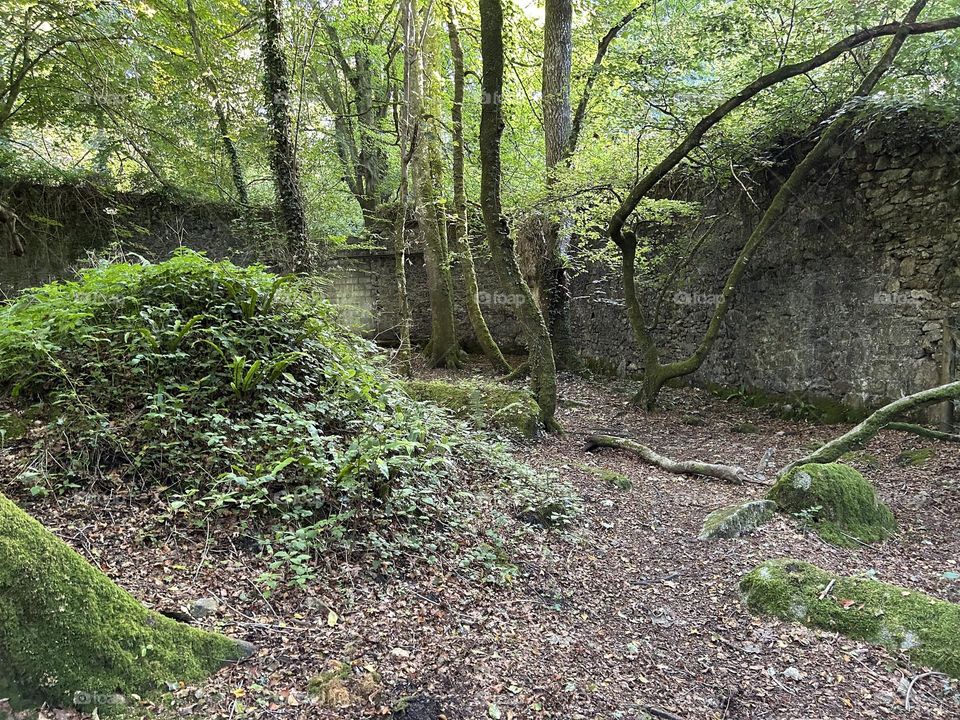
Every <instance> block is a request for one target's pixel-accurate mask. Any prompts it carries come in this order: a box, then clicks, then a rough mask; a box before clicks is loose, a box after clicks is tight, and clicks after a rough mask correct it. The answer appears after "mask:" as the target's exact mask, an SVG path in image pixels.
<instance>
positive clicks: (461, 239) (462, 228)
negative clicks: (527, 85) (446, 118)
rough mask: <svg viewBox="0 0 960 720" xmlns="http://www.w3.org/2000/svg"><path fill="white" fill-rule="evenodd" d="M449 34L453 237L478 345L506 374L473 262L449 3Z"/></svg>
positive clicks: (459, 55)
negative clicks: (451, 102)
mask: <svg viewBox="0 0 960 720" xmlns="http://www.w3.org/2000/svg"><path fill="white" fill-rule="evenodd" d="M447 34H448V36H449V38H450V56H451V58H452V59H453V106H452V107H451V109H450V119H451V134H452V136H453V210H454V213H455V214H456V222H455V225H454V231H453V237H454V242H455V248H456V251H457V254H458V256H459V258H460V265H461V267H462V268H463V279H464V283H465V284H466V288H465V289H466V302H467V316H468V317H469V318H470V325H471V327H472V328H473V333H474V335H476V337H477V344H478V345H479V346H480V349H481V350H482V351H483V354H484V355H485V356H486V358H487V360H489V361H490V364H491V365H492V366H493V369H494V370H496V371H497V372H499V373H504V374H506V373H509V372H510V364H509V363H508V362H507V360H506V358H504V357H503V353H502V352H501V351H500V347H499V346H498V345H497V341H496V340H494V339H493V335H492V334H491V332H490V328H489V327H488V326H487V321H486V320H484V318H483V310H481V308H480V296H479V287H478V286H477V270H476V267H475V265H474V263H473V252H472V250H471V249H470V238H469V235H468V234H467V191H466V186H465V183H464V151H463V90H464V72H463V47H462V46H461V44H460V28H459V27H458V25H457V11H456V9H455V8H454V6H453V3H452V2H450V1H449V0H448V2H447Z"/></svg>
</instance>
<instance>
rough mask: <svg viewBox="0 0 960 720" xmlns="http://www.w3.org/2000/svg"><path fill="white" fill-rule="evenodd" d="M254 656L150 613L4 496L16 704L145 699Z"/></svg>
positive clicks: (2, 611)
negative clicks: (168, 685)
mask: <svg viewBox="0 0 960 720" xmlns="http://www.w3.org/2000/svg"><path fill="white" fill-rule="evenodd" d="M249 652H250V649H249V648H248V647H244V646H243V645H242V644H240V643H238V642H237V641H234V640H231V639H229V638H226V637H223V636H222V635H215V634H212V633H207V632H202V631H200V630H197V629H196V628H192V627H190V626H188V625H184V624H181V623H178V622H175V621H173V620H171V619H169V618H166V617H164V616H162V615H159V614H157V613H155V612H152V611H150V610H147V609H146V608H145V607H143V606H142V605H141V604H140V603H139V602H137V601H136V600H135V599H134V598H133V597H132V596H131V595H129V594H128V593H126V592H125V591H123V590H122V589H120V588H119V587H118V586H117V585H116V584H114V583H113V582H111V581H110V579H109V578H107V576H106V575H104V574H103V573H101V572H100V571H99V570H97V569H96V568H94V567H93V566H91V565H90V564H89V563H88V562H86V561H85V560H84V559H83V558H82V557H80V556H79V555H78V554H77V553H75V552H74V551H73V550H71V549H70V548H69V547H68V546H67V545H66V544H65V543H64V542H62V541H61V540H59V539H58V538H57V537H55V536H54V535H53V534H52V533H50V532H49V531H48V530H46V529H45V528H44V527H43V526H42V525H41V524H40V523H38V522H37V521H36V520H34V519H33V518H31V517H30V516H29V515H27V514H26V513H25V512H23V511H22V510H21V509H20V508H18V507H17V506H16V505H15V504H14V503H13V502H11V501H10V500H8V499H7V498H6V497H4V496H3V495H0V688H4V694H10V695H11V700H12V703H13V705H14V707H33V706H36V705H39V704H40V703H44V702H46V703H50V704H51V705H53V706H57V707H62V706H68V705H73V704H76V705H78V706H81V707H84V706H92V705H97V704H104V702H105V701H104V700H103V698H115V697H118V696H124V695H131V694H134V693H136V694H141V695H142V694H148V693H150V692H152V691H155V690H161V689H164V688H165V683H167V682H174V681H181V680H182V681H188V682H192V681H197V680H200V679H202V678H204V677H205V676H207V675H209V674H210V673H212V672H214V671H215V670H217V669H218V668H220V667H222V666H223V665H224V664H226V663H228V662H230V661H233V660H237V659H240V658H241V657H243V656H245V655H248V654H249ZM109 702H111V701H107V703H108V704H109Z"/></svg>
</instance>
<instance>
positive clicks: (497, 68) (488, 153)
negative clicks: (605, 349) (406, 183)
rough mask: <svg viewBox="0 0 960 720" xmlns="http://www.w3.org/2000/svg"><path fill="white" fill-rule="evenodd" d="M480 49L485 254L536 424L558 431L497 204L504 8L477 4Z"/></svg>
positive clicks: (534, 321)
mask: <svg viewBox="0 0 960 720" xmlns="http://www.w3.org/2000/svg"><path fill="white" fill-rule="evenodd" d="M480 48H481V53H482V55H483V83H482V89H483V106H482V108H481V111H480V204H481V207H482V209H483V224H484V228H485V230H486V235H487V244H488V246H489V248H490V256H491V259H492V260H493V264H494V267H495V268H496V270H497V274H498V276H499V278H500V283H501V285H502V287H503V289H504V291H505V292H507V293H508V294H510V295H513V296H514V298H515V300H516V303H515V306H516V308H517V317H518V319H519V321H520V327H521V329H522V331H523V335H524V339H525V340H526V343H527V348H528V350H529V361H528V362H529V364H530V382H531V388H532V390H533V394H534V397H535V398H536V399H537V405H539V407H540V413H541V420H542V421H543V423H544V425H545V427H547V429H549V430H556V429H558V425H557V422H556V419H555V417H554V416H555V414H556V411H557V369H556V365H555V364H554V360H553V348H552V346H551V343H550V334H549V332H548V331H547V324H546V322H545V321H544V319H543V315H542V314H541V312H540V309H539V308H538V307H537V304H536V302H534V299H533V293H531V292H530V287H529V286H528V285H527V283H526V281H525V280H524V279H523V274H522V273H521V272H520V266H519V264H518V263H517V255H516V251H515V249H514V245H513V238H512V237H511V236H510V229H509V227H508V225H507V219H506V218H505V217H504V215H503V209H502V206H501V200H500V176H501V168H500V136H501V134H502V133H503V111H502V106H501V100H502V94H503V63H504V57H503V6H502V5H501V0H480Z"/></svg>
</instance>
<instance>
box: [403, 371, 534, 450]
mask: <svg viewBox="0 0 960 720" xmlns="http://www.w3.org/2000/svg"><path fill="white" fill-rule="evenodd" d="M405 387H406V390H407V394H408V395H410V397H412V398H413V399H414V400H420V401H425V402H431V403H433V404H435V405H439V406H440V407H444V408H447V409H448V410H451V411H453V413H454V414H455V415H456V416H457V417H460V418H463V419H465V420H470V421H472V422H473V423H475V424H476V425H478V426H480V427H493V428H505V429H508V430H513V431H516V432H519V433H520V434H521V435H523V436H525V437H529V438H533V437H537V436H538V435H539V434H540V433H541V431H542V429H543V428H542V426H541V423H540V408H539V407H538V406H537V402H536V400H534V398H533V395H531V394H530V392H529V391H527V390H518V389H515V388H511V387H508V386H506V385H502V384H499V383H481V382H468V381H461V382H455V383H451V382H445V381H443V380H409V381H407V382H406V383H405Z"/></svg>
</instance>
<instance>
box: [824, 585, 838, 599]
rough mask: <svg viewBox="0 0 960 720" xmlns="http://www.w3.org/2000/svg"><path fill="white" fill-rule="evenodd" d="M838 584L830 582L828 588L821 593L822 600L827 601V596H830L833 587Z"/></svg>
mask: <svg viewBox="0 0 960 720" xmlns="http://www.w3.org/2000/svg"><path fill="white" fill-rule="evenodd" d="M836 582H837V581H836V580H831V581H830V582H828V583H827V586H826V587H825V588H824V589H823V592H822V593H820V599H821V600H826V598H827V595H829V594H830V591H831V590H833V586H834V584H835V583H836Z"/></svg>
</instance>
